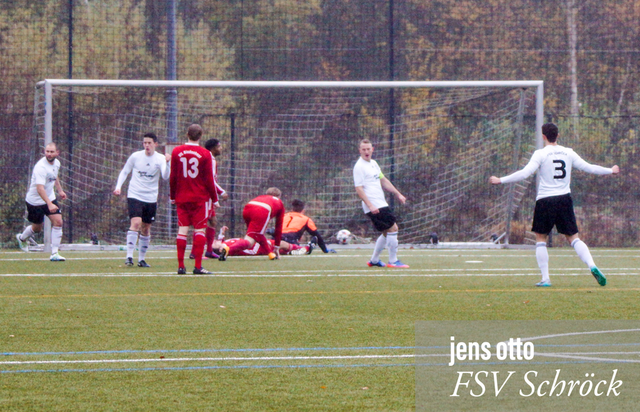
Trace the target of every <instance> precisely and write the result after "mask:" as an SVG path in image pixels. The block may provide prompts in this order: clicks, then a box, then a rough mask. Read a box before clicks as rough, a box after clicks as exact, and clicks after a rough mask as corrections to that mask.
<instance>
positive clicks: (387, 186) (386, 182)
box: [380, 177, 407, 205]
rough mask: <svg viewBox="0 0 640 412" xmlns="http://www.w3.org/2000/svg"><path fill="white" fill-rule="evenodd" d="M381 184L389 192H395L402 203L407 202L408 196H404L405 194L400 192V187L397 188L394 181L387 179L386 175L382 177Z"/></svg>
mask: <svg viewBox="0 0 640 412" xmlns="http://www.w3.org/2000/svg"><path fill="white" fill-rule="evenodd" d="M380 185H381V186H382V188H383V189H384V190H386V191H387V192H390V193H393V195H394V196H395V197H396V198H398V200H399V201H400V203H402V204H403V205H404V204H405V203H406V201H407V198H406V197H404V195H403V194H402V193H400V191H399V190H398V189H396V187H395V186H394V185H393V183H391V180H389V179H387V178H386V177H383V178H382V179H380Z"/></svg>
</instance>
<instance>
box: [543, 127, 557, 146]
mask: <svg viewBox="0 0 640 412" xmlns="http://www.w3.org/2000/svg"><path fill="white" fill-rule="evenodd" d="M542 134H543V135H545V137H546V138H547V140H548V141H549V143H555V142H556V140H558V126H556V125H555V124H553V123H545V124H543V125H542Z"/></svg>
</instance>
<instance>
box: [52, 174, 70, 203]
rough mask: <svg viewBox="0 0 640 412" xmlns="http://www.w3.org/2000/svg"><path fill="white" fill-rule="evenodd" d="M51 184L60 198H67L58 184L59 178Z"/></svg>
mask: <svg viewBox="0 0 640 412" xmlns="http://www.w3.org/2000/svg"><path fill="white" fill-rule="evenodd" d="M53 185H54V186H55V188H56V192H58V197H59V198H60V199H62V200H64V199H66V198H67V194H66V193H65V192H64V190H62V185H61V184H60V180H59V179H56V181H55V182H54V183H53Z"/></svg>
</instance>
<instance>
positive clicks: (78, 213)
mask: <svg viewBox="0 0 640 412" xmlns="http://www.w3.org/2000/svg"><path fill="white" fill-rule="evenodd" d="M543 87H544V86H543V82H542V81H168V80H80V79H72V80H68V79H47V80H43V81H41V82H38V84H37V85H36V98H35V112H36V113H35V118H36V121H35V134H36V137H37V138H38V139H39V142H40V145H45V144H47V143H49V142H52V141H54V140H55V141H56V142H57V143H59V142H60V141H61V140H63V139H64V141H68V142H75V143H73V145H71V147H73V151H74V153H73V158H72V159H73V160H72V162H73V163H72V164H66V163H67V162H65V161H64V160H65V159H66V158H68V157H69V156H70V154H69V153H65V152H64V151H63V153H62V154H61V157H62V160H63V162H62V171H67V172H69V171H70V170H72V171H73V176H72V177H71V179H70V181H69V182H66V181H65V179H66V177H67V176H65V175H63V176H62V181H63V184H69V185H71V186H68V187H69V188H70V190H69V192H70V193H71V195H70V200H69V203H70V204H71V208H70V209H72V213H73V216H74V219H73V220H77V223H76V224H77V225H78V227H81V228H82V230H83V232H82V233H80V231H79V230H73V233H74V236H73V239H72V242H73V243H82V242H84V241H86V238H87V237H88V236H89V232H97V235H98V237H99V238H100V239H101V240H102V241H103V242H104V243H108V244H117V243H118V239H120V243H122V242H123V241H124V232H126V229H127V227H125V226H126V225H127V223H125V222H126V221H127V220H128V219H127V217H126V207H123V203H122V202H121V201H120V202H116V201H114V200H113V199H111V196H110V193H111V191H112V190H113V187H115V181H116V179H117V173H119V171H120V170H121V168H122V167H123V165H124V162H125V161H126V158H127V157H128V156H129V155H130V154H131V153H133V152H134V151H136V150H141V149H142V147H141V143H140V142H141V139H142V138H141V136H142V134H144V132H146V131H154V132H156V134H157V135H158V136H162V137H164V141H163V143H165V144H166V148H167V149H169V148H170V147H171V146H175V145H177V144H180V143H181V140H182V137H181V136H183V135H184V130H185V129H186V127H187V126H188V124H190V123H204V124H203V126H204V129H205V137H204V140H206V139H208V138H218V139H219V140H221V141H222V142H223V145H224V148H225V151H224V152H223V155H222V156H221V158H220V165H221V166H220V173H219V175H220V179H221V183H222V185H223V187H224V186H226V187H225V188H226V189H227V190H228V191H229V192H230V193H231V201H229V202H227V203H226V204H223V205H222V208H221V212H222V213H221V217H222V218H223V219H225V221H223V222H220V224H225V225H228V223H231V224H232V225H234V224H235V225H236V226H237V227H235V233H234V234H235V235H240V234H241V233H240V232H242V228H241V227H240V223H241V210H242V206H243V203H244V202H246V201H248V200H250V199H251V198H252V197H255V196H257V195H259V194H261V193H262V191H263V189H264V188H266V187H269V186H280V185H282V186H284V189H285V190H284V191H283V192H284V193H283V200H284V201H285V203H286V206H288V203H290V201H291V200H292V199H294V198H300V199H303V200H304V201H305V202H306V203H307V212H308V214H309V216H310V217H312V218H313V219H314V220H315V221H316V223H317V224H318V227H319V229H320V231H321V232H322V233H323V234H324V235H325V236H326V237H328V238H330V237H331V234H333V233H335V232H337V231H338V230H340V229H349V230H352V231H353V232H354V233H356V234H358V235H360V236H362V237H365V238H366V237H371V236H373V233H372V232H371V231H370V230H369V229H368V228H367V226H366V225H364V219H366V217H365V216H364V215H363V213H362V210H361V208H360V204H359V200H358V199H357V197H356V195H355V190H354V189H353V184H352V177H351V170H352V167H353V163H354V162H355V160H357V157H358V152H357V142H358V141H359V140H360V139H361V138H369V139H371V140H372V141H373V142H374V147H375V152H374V158H375V159H376V160H377V161H378V163H380V165H381V167H382V169H383V171H384V172H385V173H386V174H387V175H390V176H392V181H393V183H394V184H395V185H396V186H397V187H398V188H399V190H400V191H402V192H403V193H405V194H407V193H408V194H409V195H410V196H407V197H408V199H409V200H408V202H407V204H406V205H404V206H403V205H398V204H393V203H392V205H393V206H394V207H395V208H396V209H398V212H397V215H398V217H399V219H400V222H399V223H400V225H401V227H402V230H401V236H400V240H401V241H402V242H403V243H412V244H420V243H428V239H429V235H430V234H431V232H439V234H440V236H439V237H440V239H441V240H442V239H445V240H447V239H449V240H451V241H461V242H462V241H469V242H471V241H474V242H475V241H488V242H490V241H491V240H490V239H489V238H488V237H489V236H488V235H487V233H489V232H491V234H497V237H498V238H499V239H500V240H501V241H502V242H504V243H509V224H510V220H511V217H512V215H513V213H514V212H515V211H516V210H517V207H518V204H519V202H520V199H521V198H522V194H523V191H524V190H525V189H526V184H527V183H526V182H525V183H524V184H523V185H520V186H513V185H505V188H504V189H501V193H499V194H495V196H493V195H492V196H493V197H491V196H488V197H487V199H478V197H479V194H480V193H481V191H482V190H486V192H492V193H493V192H495V190H493V189H491V188H489V187H488V184H486V181H484V180H485V178H488V175H486V173H487V171H488V170H489V168H493V169H492V170H491V172H492V173H494V174H499V173H506V172H508V171H511V170H512V169H513V168H514V167H517V166H518V164H519V163H521V162H522V160H523V159H524V158H525V157H527V155H529V154H530V153H531V149H532V148H540V147H542V134H541V127H542V123H543V97H544V88H543ZM170 90H172V91H173V90H175V91H177V95H178V99H175V96H174V101H175V103H174V104H175V105H176V107H168V106H167V105H168V104H171V103H168V102H169V101H170V100H171V99H167V97H166V96H167V92H168V91H170ZM389 90H394V91H398V92H397V93H391V94H390V93H388V91H389ZM62 96H66V99H65V100H63V97H62ZM69 99H73V101H74V104H73V105H71V104H68V105H67V106H68V107H65V105H64V104H63V103H64V102H66V101H68V100H69ZM389 107H391V108H393V110H388V109H389ZM172 113H173V114H172ZM389 113H393V115H389ZM176 114H177V115H176ZM168 117H172V118H173V119H174V121H173V122H171V121H167V118H168ZM524 118H526V119H532V121H531V120H523V119H524ZM176 119H177V121H176ZM525 121H526V122H528V123H527V124H526V125H525V124H524V123H523V122H525ZM71 123H72V124H71ZM172 123H173V124H174V125H175V126H171V124H172ZM170 127H175V128H176V130H173V131H170V130H168V128H170ZM467 134H468V136H467ZM176 135H177V136H178V141H177V142H175V141H169V140H167V139H171V136H176ZM492 138H495V139H494V140H495V141H492ZM161 140H163V139H162V138H161ZM518 140H522V142H523V144H522V145H520V146H519V144H518V143H517V141H518ZM59 146H60V143H59ZM62 146H64V145H62ZM318 146H320V147H321V149H320V150H318ZM502 146H504V147H502ZM505 159H508V160H505ZM507 164H508V165H507ZM438 170H439V171H438ZM62 171H61V173H62ZM480 179H482V180H483V181H484V183H485V184H486V186H485V187H484V188H482V187H481V184H480ZM309 180H311V181H312V182H309ZM163 185H164V186H166V183H163ZM514 187H515V189H514ZM166 192H167V190H166V187H165V189H161V196H162V199H159V209H164V211H163V210H159V213H164V215H163V216H161V217H160V218H159V219H158V220H159V221H158V222H157V223H156V224H155V225H154V227H153V228H152V232H154V239H157V238H160V239H162V243H167V244H172V239H171V236H172V233H171V227H172V226H175V216H172V213H171V210H170V206H169V205H168V203H167V202H165V200H166V199H165V197H166ZM465 202H467V203H470V204H471V206H470V207H471V209H473V210H474V212H473V218H472V219H469V218H467V217H465V216H464V215H463V214H460V213H459V212H461V211H462V212H464V210H460V209H463V208H461V204H464V203H465ZM492 203H495V204H493V205H492ZM65 206H66V205H65ZM98 206H99V207H98ZM65 209H66V208H65ZM112 209H115V210H116V211H117V212H114V211H112ZM456 210H457V212H458V214H455V212H456ZM101 214H105V215H108V216H107V217H105V219H106V221H100V222H93V223H92V222H91V219H98V218H99V217H100V215H101ZM219 220H220V219H219ZM468 220H473V222H471V221H468ZM46 222H47V223H48V220H47V221H46ZM94 223H95V224H94ZM220 224H219V225H220ZM114 226H116V227H114ZM369 226H370V225H369ZM453 226H456V229H455V230H453V229H452V230H449V228H451V227H453ZM112 229H113V231H114V233H111V230H112ZM107 231H109V234H108V235H106V232H107ZM496 231H499V232H496ZM454 232H455V233H454ZM49 234H50V230H48V229H47V230H45V236H47V237H46V238H45V242H44V244H45V247H47V246H48V245H49V244H50V242H49V239H48V236H49ZM491 237H492V238H493V239H494V241H495V238H496V236H491ZM154 244H157V242H154Z"/></svg>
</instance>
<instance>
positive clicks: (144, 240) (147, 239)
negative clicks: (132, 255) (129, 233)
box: [138, 235, 151, 262]
mask: <svg viewBox="0 0 640 412" xmlns="http://www.w3.org/2000/svg"><path fill="white" fill-rule="evenodd" d="M149 243H151V235H149V236H142V235H140V250H138V262H140V261H141V260H144V257H145V256H146V255H147V249H149Z"/></svg>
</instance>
